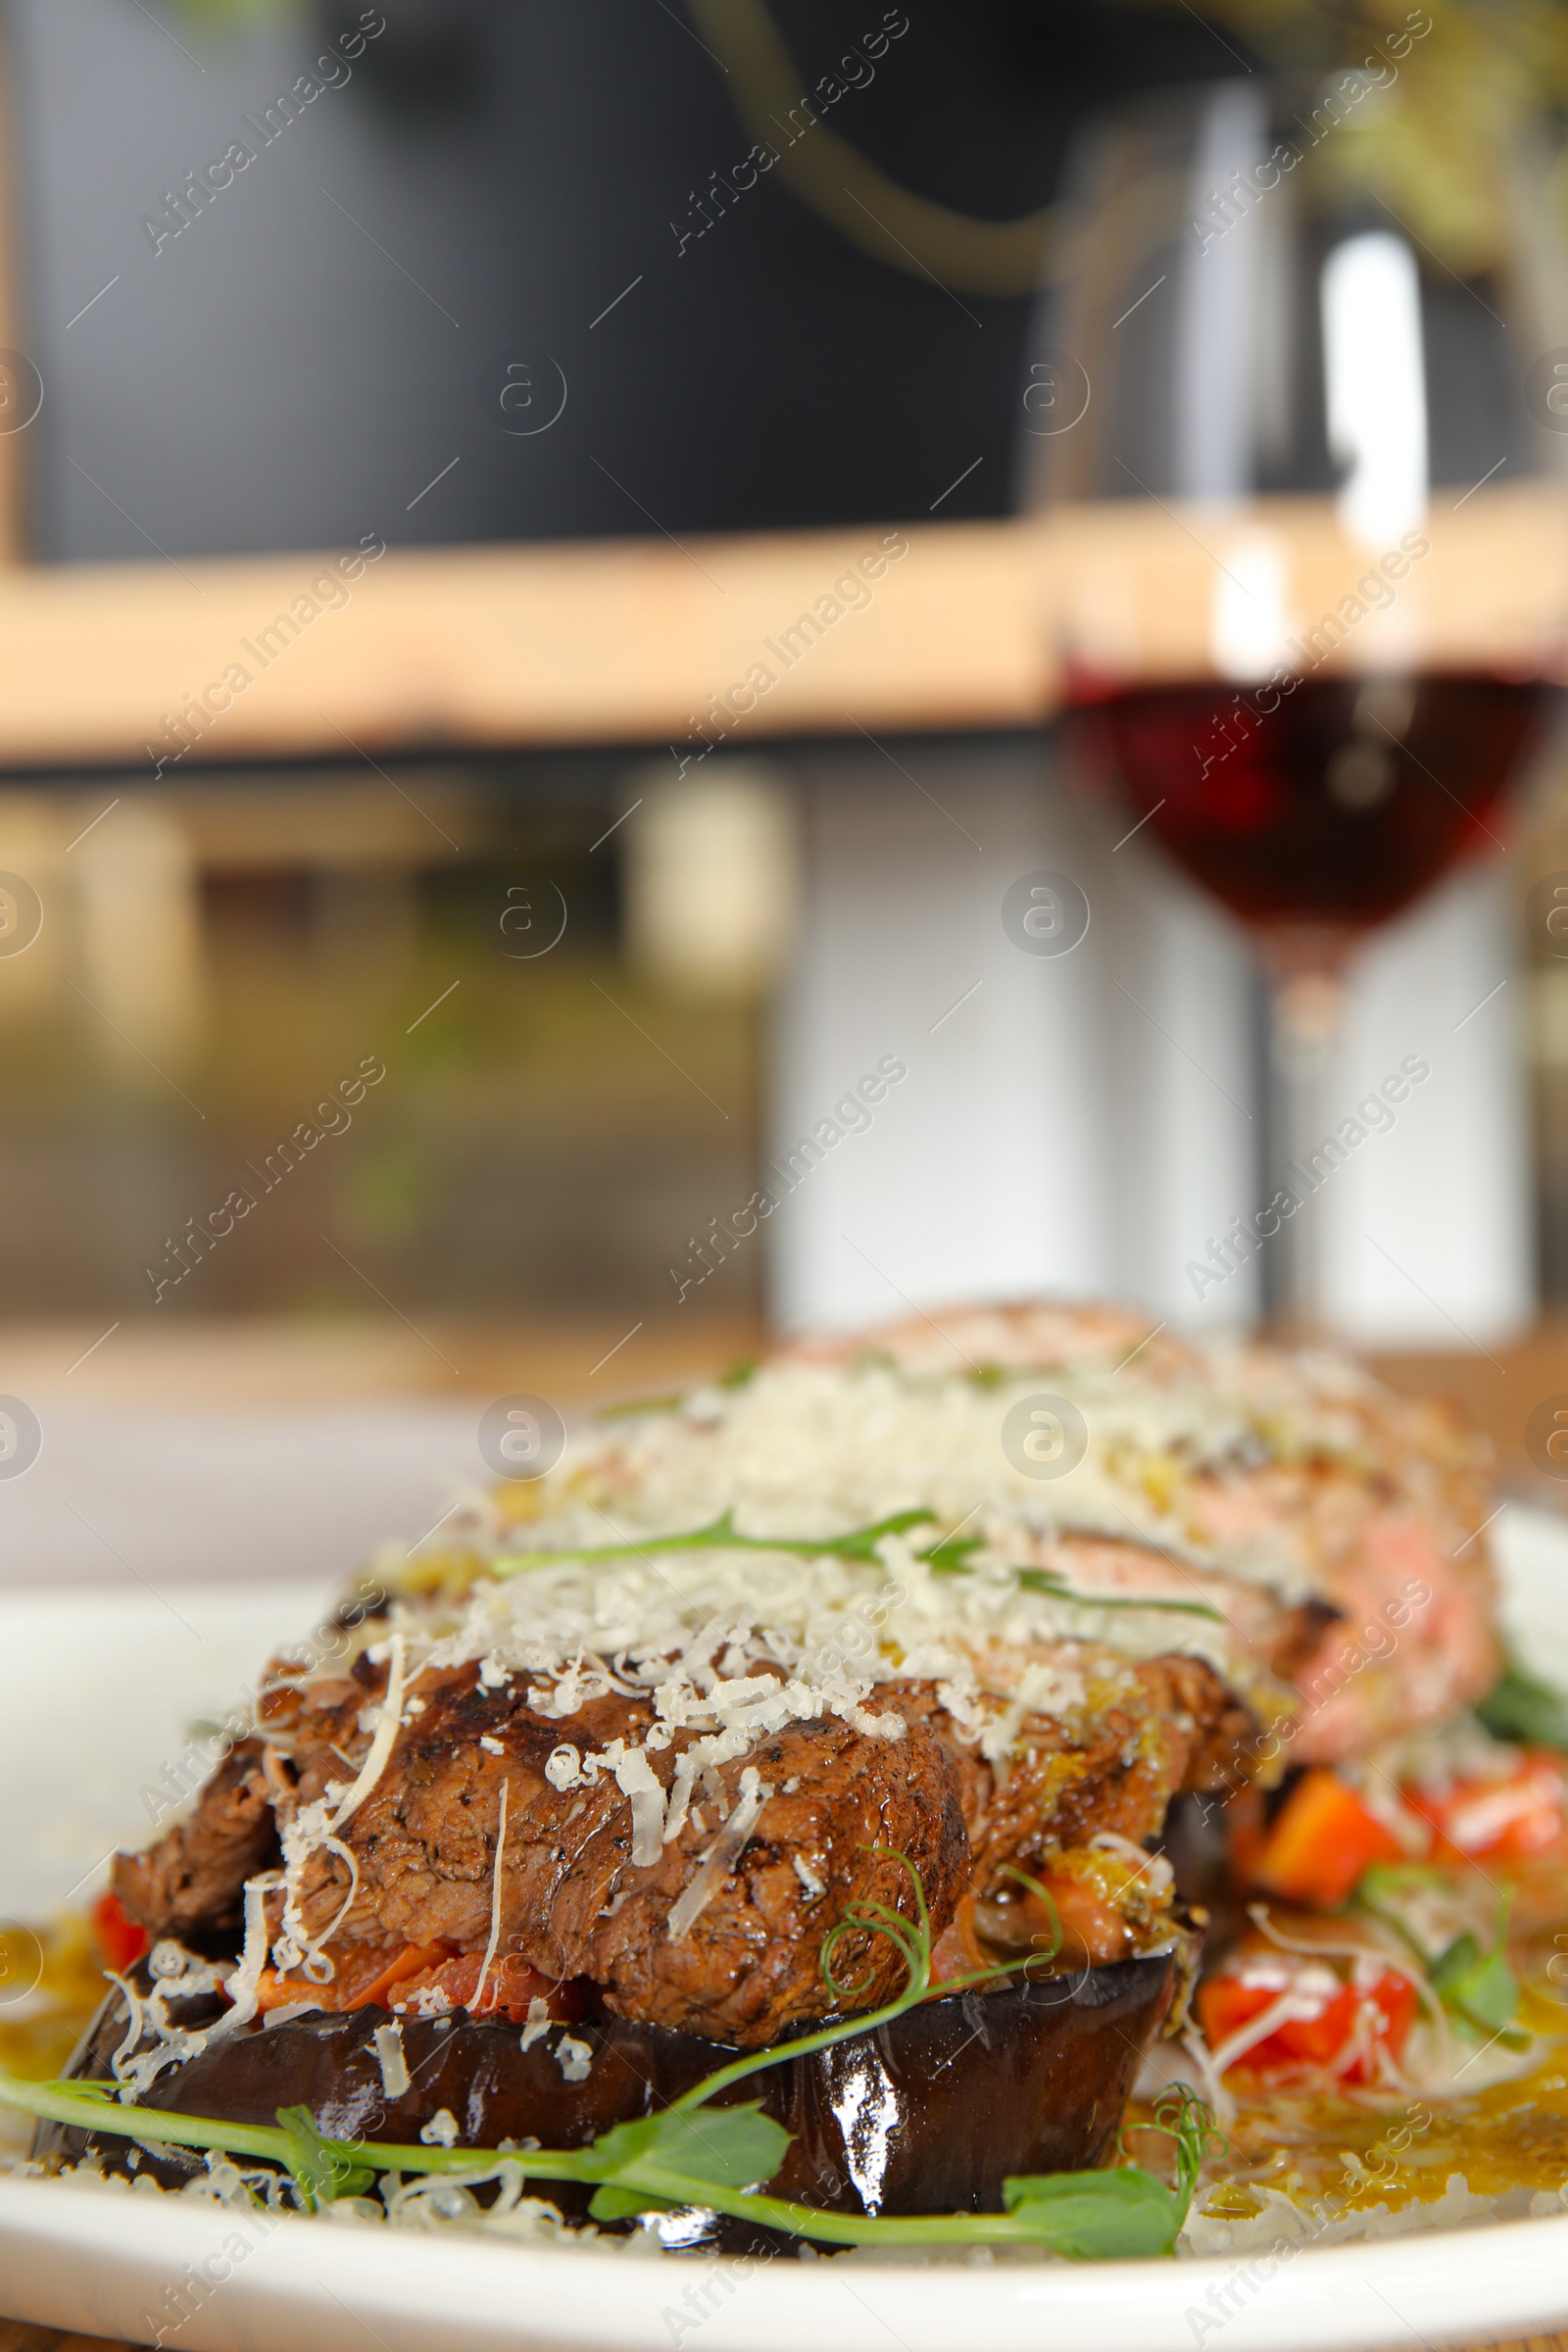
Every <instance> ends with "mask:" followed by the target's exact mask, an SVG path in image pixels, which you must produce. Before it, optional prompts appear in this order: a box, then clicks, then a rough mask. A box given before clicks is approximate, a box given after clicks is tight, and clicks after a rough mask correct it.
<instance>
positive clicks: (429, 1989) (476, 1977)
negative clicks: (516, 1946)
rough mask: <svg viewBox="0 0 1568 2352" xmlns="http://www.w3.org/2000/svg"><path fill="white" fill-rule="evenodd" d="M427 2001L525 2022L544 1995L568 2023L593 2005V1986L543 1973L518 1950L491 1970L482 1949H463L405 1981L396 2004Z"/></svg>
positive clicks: (416, 2005) (434, 2007)
mask: <svg viewBox="0 0 1568 2352" xmlns="http://www.w3.org/2000/svg"><path fill="white" fill-rule="evenodd" d="M481 1973H482V1974H483V1978H484V1982H483V1983H482V1984H481V1983H480V1976H481ZM430 1996H434V1998H433V1999H432V1998H430ZM426 2000H427V2001H428V2004H429V2007H430V2009H431V2011H432V2013H439V2011H441V2010H446V2009H466V2010H467V2011H468V2013H469V2015H470V2016H472V2017H495V2016H506V2017H509V2018H511V2020H512V2022H513V2024H514V2025H519V2026H520V2025H522V2024H524V2023H525V2022H526V2020H527V2016H528V2011H529V2008H530V2007H531V2005H532V2004H533V2002H534V2001H536V2000H542V2001H544V2002H545V2003H546V2005H547V2006H548V2008H549V2011H550V2015H551V2016H552V2018H555V2019H557V2020H559V2022H560V2023H561V2024H563V2025H575V2024H576V2022H577V2020H578V2019H579V2018H580V2017H581V2016H582V2015H583V2013H584V2010H585V2009H586V2006H587V1986H586V1985H585V1984H584V1982H583V1981H582V1979H580V1978H576V1977H570V1978H567V1979H565V1980H564V1981H561V1980H558V1979H557V1978H555V1977H545V1976H541V1975H540V1973H539V1971H538V1969H536V1968H530V1967H529V1965H528V1963H527V1961H526V1960H519V1959H518V1958H517V1956H516V1954H515V1953H513V1954H511V1955H510V1956H509V1957H508V1958H506V1959H502V1960H492V1961H491V1963H490V1966H489V1968H488V1969H485V1968H484V1961H483V1955H482V1954H481V1953H479V1952H462V1953H460V1954H458V1955H457V1956H456V1957H455V1958H452V1959H445V1960H442V1961H441V1962H440V1963H439V1964H438V1965H437V1966H435V1967H433V1968H429V1969H425V1970H422V1971H420V1973H419V1974H418V1975H417V1976H415V1977H411V1978H410V1979H408V1980H407V1981H406V1982H405V1983H403V1984H401V1985H399V1986H398V1988H397V1998H396V2000H395V2001H393V2002H392V2003H391V2006H392V2007H393V2008H394V2009H396V2010H400V2011H407V2010H411V2009H412V2010H417V2009H418V2008H419V2007H420V2005H421V2002H422V2001H426Z"/></svg>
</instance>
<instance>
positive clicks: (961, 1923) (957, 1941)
mask: <svg viewBox="0 0 1568 2352" xmlns="http://www.w3.org/2000/svg"><path fill="white" fill-rule="evenodd" d="M990 1965H991V1955H990V1953H988V1952H987V1950H986V1949H985V1946H984V1945H983V1944H982V1943H981V1941H980V1938H979V1936H977V1935H976V1933H975V1924H974V1896H973V1895H972V1894H969V1893H964V1894H960V1895H959V1897H958V1900H957V1905H956V1909H955V1911H954V1914H953V1917H952V1919H951V1920H950V1921H949V1922H948V1924H947V1926H946V1927H945V1928H944V1929H943V1931H942V1933H941V1935H940V1936H938V1937H937V1939H936V1941H935V1943H934V1944H933V1945H932V1946H931V1990H930V1993H929V1994H928V1996H927V1997H928V1999H930V2000H933V2001H934V2000H939V1999H940V1998H941V1996H942V1993H943V1991H944V1989H945V1988H946V1986H947V1985H949V1984H950V1983H951V1982H952V1980H953V1979H954V1978H955V1977H969V1976H978V1975H979V1973H980V1971H981V1970H982V1969H983V1968H987V1967H989V1966H990Z"/></svg>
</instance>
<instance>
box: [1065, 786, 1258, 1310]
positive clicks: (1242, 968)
mask: <svg viewBox="0 0 1568 2352" xmlns="http://www.w3.org/2000/svg"><path fill="white" fill-rule="evenodd" d="M1093 830H1094V834H1095V856H1094V859H1093V863H1092V865H1091V868H1090V872H1091V876H1092V879H1091V880H1090V881H1089V883H1088V885H1087V886H1088V888H1089V890H1090V892H1091V895H1092V896H1094V897H1095V900H1096V907H1097V911H1098V912H1099V914H1100V915H1101V917H1102V918H1103V919H1102V923H1101V934H1100V945H1101V955H1100V957H1099V960H1098V966H1097V982H1098V985H1099V986H1100V987H1101V988H1102V989H1103V992H1104V996H1105V998H1106V1000H1107V1009H1108V1011H1109V1012H1110V1014H1111V1016H1112V1018H1113V1021H1114V1024H1115V1027H1114V1046H1113V1051H1112V1053H1111V1054H1110V1055H1109V1056H1108V1058H1107V1061H1106V1063H1105V1066H1104V1068H1103V1072H1102V1084H1103V1089H1104V1093H1105V1097H1106V1101H1105V1104H1104V1111H1103V1115H1104V1116H1105V1117H1106V1118H1108V1120H1109V1121H1110V1124H1111V1132H1112V1135H1113V1138H1114V1143H1113V1147H1112V1149H1113V1159H1114V1183H1115V1196H1114V1197H1115V1202H1116V1221H1117V1236H1116V1240H1117V1249H1116V1262H1117V1268H1118V1272H1117V1288H1118V1290H1119V1292H1120V1294H1121V1295H1122V1296H1123V1297H1124V1298H1126V1299H1131V1300H1132V1301H1134V1302H1135V1303H1136V1304H1138V1305H1141V1306H1143V1307H1146V1308H1147V1309H1148V1310H1149V1312H1150V1313H1151V1314H1152V1315H1153V1316H1155V1317H1156V1318H1157V1319H1162V1320H1165V1321H1168V1322H1169V1323H1171V1324H1172V1325H1173V1326H1174V1327H1175V1328H1176V1329H1178V1330H1185V1331H1219V1330H1237V1329H1240V1328H1244V1327H1246V1326H1249V1325H1250V1324H1252V1323H1254V1322H1255V1321H1256V1320H1257V1317H1258V1315H1259V1314H1260V1312H1261V1309H1262V1283H1261V1280H1260V1276H1259V1268H1258V1264H1257V1261H1256V1259H1255V1258H1248V1257H1247V1256H1245V1255H1244V1253H1243V1252H1241V1251H1240V1250H1232V1251H1231V1256H1232V1260H1233V1271H1231V1272H1230V1273H1228V1274H1227V1275H1226V1276H1225V1279H1224V1280H1223V1281H1222V1282H1219V1283H1217V1284H1216V1283H1213V1282H1210V1281H1207V1280H1204V1279H1202V1278H1201V1277H1200V1278H1199V1279H1197V1280H1195V1279H1194V1277H1193V1276H1192V1275H1191V1274H1190V1273H1189V1272H1188V1270H1187V1269H1188V1267H1189V1266H1190V1265H1192V1264H1193V1263H1195V1262H1201V1261H1204V1260H1206V1259H1208V1258H1209V1256H1210V1251H1211V1250H1212V1247H1213V1244H1214V1243H1215V1242H1217V1241H1220V1242H1222V1241H1223V1239H1224V1236H1225V1232H1226V1229H1227V1227H1228V1226H1229V1225H1230V1223H1231V1220H1232V1219H1233V1218H1234V1217H1236V1216H1246V1215H1247V1214H1248V1213H1249V1212H1250V1210H1251V1208H1252V1207H1253V1205H1254V1195H1255V1194H1256V1191H1257V1186H1258V1174H1257V1171H1258V1166H1259V1162H1260V1155H1261V1151H1262V1132H1261V1121H1262V1115H1263V1114H1262V1108H1261V1106H1260V1104H1259V1103H1258V1101H1257V1081H1258V1069H1257V1042H1258V1035H1259V1021H1260V1006H1261V997H1260V984H1259V981H1258V979H1257V976H1256V973H1255V970H1254V967H1253V963H1252V959H1251V955H1250V950H1249V949H1248V946H1247V944H1246V941H1245V939H1244V937H1243V935H1242V932H1241V930H1240V927H1239V926H1238V925H1237V924H1235V923H1233V922H1232V921H1231V920H1230V919H1229V918H1228V917H1227V916H1226V915H1225V914H1224V913H1223V912H1222V911H1221V910H1220V909H1219V908H1217V907H1214V905H1213V904H1212V903H1211V902H1210V901H1209V900H1208V899H1206V898H1205V897H1204V896H1203V895H1202V894H1201V892H1200V891H1199V890H1198V889H1196V888H1195V887H1194V885H1193V884H1191V883H1189V882H1188V881H1187V880H1186V879H1185V878H1184V877H1183V876H1182V875H1181V874H1180V873H1179V872H1177V871H1175V870H1174V869H1173V868H1172V866H1171V865H1170V863H1169V861H1168V860H1167V859H1166V858H1163V857H1162V856H1161V855H1160V854H1159V852H1158V850H1157V848H1153V847H1151V846H1150V844H1149V842H1148V840H1147V836H1145V835H1143V834H1139V835H1137V836H1135V837H1134V838H1133V839H1131V840H1127V839H1126V838H1125V821H1124V820H1123V819H1122V817H1121V814H1120V811H1119V810H1112V809H1106V810H1105V811H1104V812H1103V816H1102V815H1101V813H1100V812H1098V811H1097V812H1096V816H1095V819H1094V823H1093ZM1118 840H1119V841H1120V845H1121V846H1120V847H1115V846H1113V845H1114V844H1115V843H1116V842H1117V841H1118Z"/></svg>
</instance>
